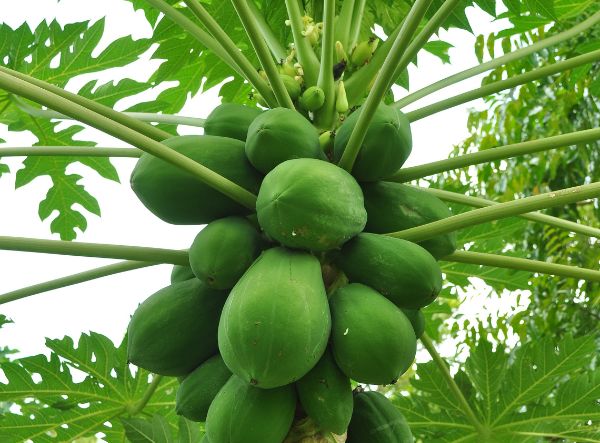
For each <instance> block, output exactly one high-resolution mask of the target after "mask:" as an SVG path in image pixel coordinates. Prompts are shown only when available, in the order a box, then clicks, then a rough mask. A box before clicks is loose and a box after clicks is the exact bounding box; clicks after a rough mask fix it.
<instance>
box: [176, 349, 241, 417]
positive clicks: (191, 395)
mask: <svg viewBox="0 0 600 443" xmlns="http://www.w3.org/2000/svg"><path fill="white" fill-rule="evenodd" d="M231 375H232V374H231V371H230V370H229V368H228V367H227V366H226V365H225V362H224V361H223V359H222V358H221V356H220V355H219V354H217V355H214V356H213V357H211V358H209V359H208V360H206V361H205V362H204V363H202V364H201V365H200V366H198V367H197V368H196V369H194V370H193V371H192V372H191V373H190V374H189V375H188V376H187V377H185V379H184V380H183V382H181V385H179V388H178V389H177V396H176V397H175V410H176V411H177V414H179V415H183V416H184V417H185V418H187V419H188V420H192V421H206V415H207V414H208V408H209V406H210V404H211V403H212V401H213V400H214V398H215V397H216V396H217V394H218V393H219V391H220V390H221V388H222V387H223V386H224V385H225V383H227V380H229V378H230V377H231Z"/></svg>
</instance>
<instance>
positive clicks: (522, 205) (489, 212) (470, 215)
mask: <svg viewBox="0 0 600 443" xmlns="http://www.w3.org/2000/svg"><path fill="white" fill-rule="evenodd" d="M598 197H600V182H595V183H590V184H587V185H582V186H575V187H572V188H566V189H561V190H558V191H551V192H547V193H544V194H539V195H534V196H531V197H525V198H520V199H517V200H512V201H509V202H505V203H498V204H496V205H493V206H488V207H485V208H481V209H475V210H473V211H468V212H464V213H462V214H458V215H453V216H451V217H448V218H444V219H442V220H438V221H434V222H432V223H427V224H425V225H421V226H417V227H415V228H410V229H405V230H403V231H398V232H392V233H389V234H387V235H389V236H391V237H396V238H403V239H405V240H410V241H413V242H419V241H422V240H425V239H428V238H432V237H435V236H437V235H441V234H447V233H448V232H453V231H457V230H459V229H464V228H467V227H469V226H475V225H478V224H481V223H486V222H489V221H493V220H499V219H501V218H505V217H511V216H513V215H520V214H524V213H527V212H533V211H537V210H540V209H546V208H551V207H553V206H562V205H568V204H571V203H575V202H577V201H581V200H587V199H590V198H598Z"/></svg>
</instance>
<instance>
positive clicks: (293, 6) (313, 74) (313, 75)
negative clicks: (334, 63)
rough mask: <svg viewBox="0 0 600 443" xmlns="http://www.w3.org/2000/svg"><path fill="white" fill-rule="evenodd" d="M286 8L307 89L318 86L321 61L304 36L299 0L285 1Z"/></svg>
mask: <svg viewBox="0 0 600 443" xmlns="http://www.w3.org/2000/svg"><path fill="white" fill-rule="evenodd" d="M285 6H286V8H287V13H288V17H289V19H290V24H291V27H292V35H293V36H294V46H295V48H296V54H297V56H298V62H300V64H301V65H302V70H303V71H304V84H305V85H306V87H307V88H309V87H311V86H316V84H317V78H318V75H319V59H318V58H317V55H316V54H315V51H314V50H313V48H312V46H311V45H310V43H309V41H308V39H307V38H306V37H304V36H303V35H302V27H303V25H302V13H301V12H300V6H299V5H298V0H285Z"/></svg>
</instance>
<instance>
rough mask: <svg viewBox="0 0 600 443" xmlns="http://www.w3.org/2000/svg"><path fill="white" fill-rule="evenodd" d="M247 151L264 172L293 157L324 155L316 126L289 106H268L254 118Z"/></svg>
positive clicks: (255, 165)
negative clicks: (272, 107)
mask: <svg viewBox="0 0 600 443" xmlns="http://www.w3.org/2000/svg"><path fill="white" fill-rule="evenodd" d="M246 155H247V156H248V160H250V163H252V165H253V166H254V167H255V168H256V169H258V170H259V171H261V172H262V173H263V174H266V173H268V172H269V171H271V170H272V169H273V168H274V167H275V166H277V165H278V164H280V163H282V162H284V161H286V160H290V159H293V158H320V159H323V158H324V154H323V151H322V150H321V145H320V143H319V133H318V131H317V129H316V128H315V127H314V126H313V125H312V124H311V123H310V122H309V121H308V120H307V119H306V118H304V117H303V116H302V115H300V114H299V113H298V112H296V111H292V110H291V109H287V108H274V109H269V110H268V111H265V112H264V113H263V114H261V115H260V116H259V117H257V118H256V120H254V121H253V122H252V124H251V125H250V128H249V129H248V139H247V140H246Z"/></svg>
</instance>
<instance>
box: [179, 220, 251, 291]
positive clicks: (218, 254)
mask: <svg viewBox="0 0 600 443" xmlns="http://www.w3.org/2000/svg"><path fill="white" fill-rule="evenodd" d="M262 245H263V242H262V238H261V235H260V233H259V232H258V231H257V230H256V229H255V228H254V226H252V223H250V222H249V221H248V220H247V219H245V218H243V217H226V218H221V219H219V220H215V221H213V222H210V223H209V224H208V225H206V227H204V229H202V230H201V231H200V232H199V233H198V235H197V236H196V238H195V239H194V242H193V243H192V246H191V247H190V249H189V256H190V266H191V268H192V270H193V272H194V275H195V276H196V277H198V278H199V279H200V280H202V281H203V282H204V283H206V284H207V285H208V286H210V287H211V288H214V289H231V288H233V285H235V283H236V282H237V281H238V280H239V278H240V277H241V276H242V274H243V273H244V272H246V270H247V269H248V268H249V267H250V265H251V264H252V262H253V261H254V260H256V258H257V257H258V256H259V255H260V252H261V250H262Z"/></svg>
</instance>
